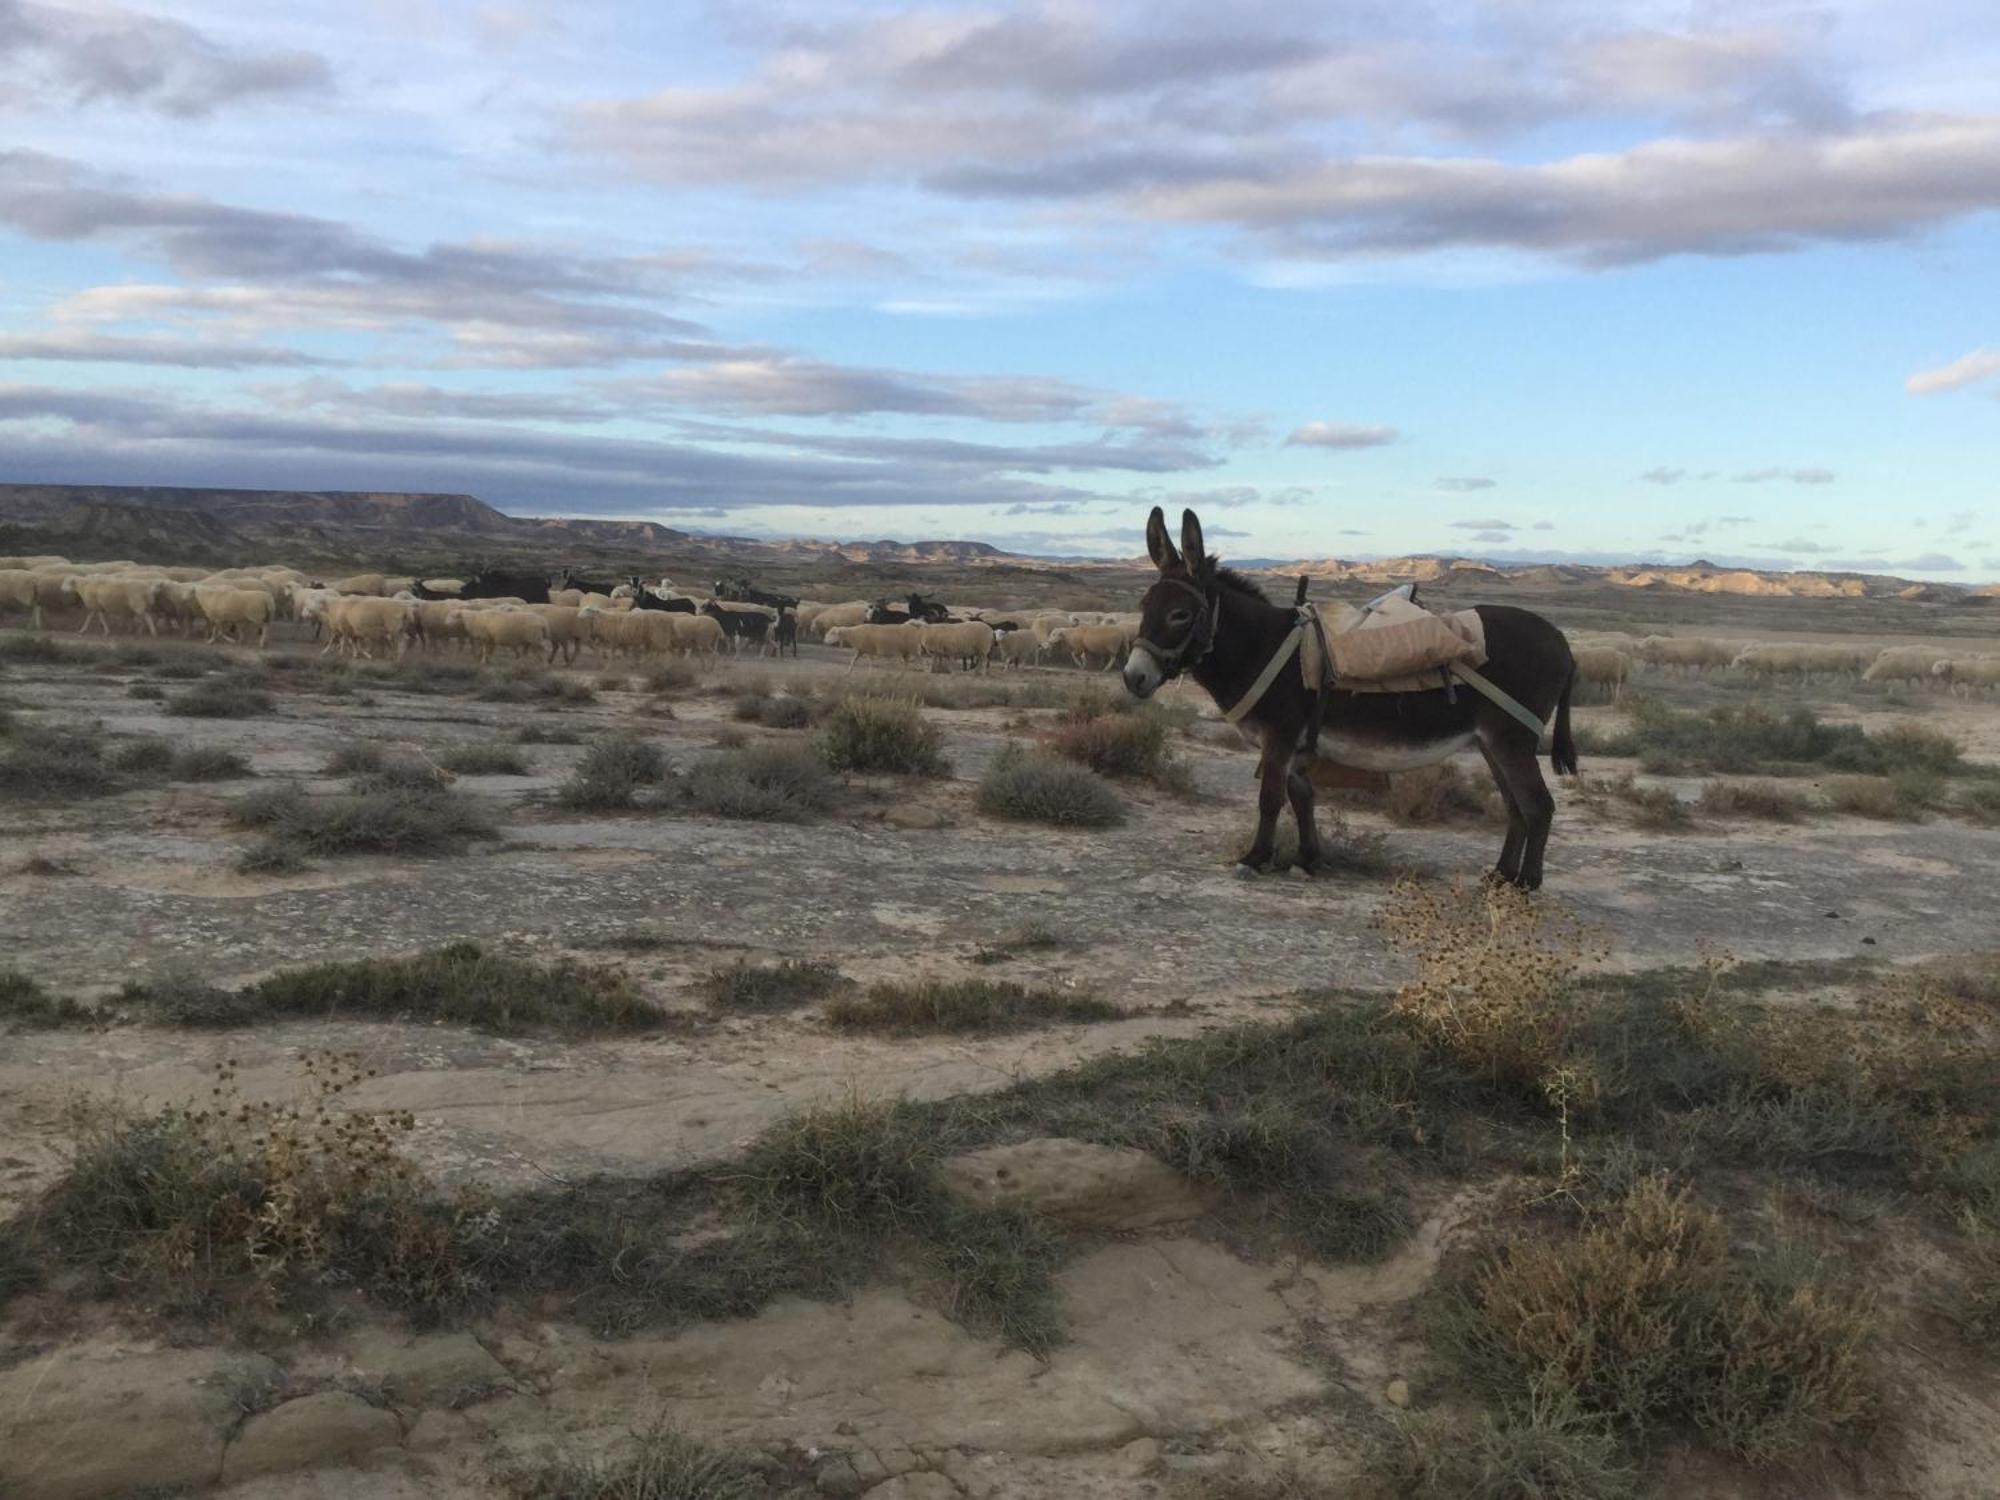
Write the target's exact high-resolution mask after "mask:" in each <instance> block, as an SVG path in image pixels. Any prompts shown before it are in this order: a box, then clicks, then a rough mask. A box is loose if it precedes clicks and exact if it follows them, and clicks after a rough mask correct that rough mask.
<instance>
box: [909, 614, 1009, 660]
mask: <svg viewBox="0 0 2000 1500" xmlns="http://www.w3.org/2000/svg"><path fill="white" fill-rule="evenodd" d="M917 650H918V651H919V652H920V653H921V654H922V655H923V656H924V657H925V658H927V659H928V660H930V661H934V662H936V661H941V662H946V663H951V662H956V663H958V664H959V665H961V666H970V667H973V668H976V669H977V670H979V671H982V672H983V671H985V670H986V667H987V659H988V658H989V657H991V656H992V654H993V627H992V626H991V625H988V624H985V623H984V622H983V621H979V620H966V621H962V622H960V623H958V624H955V625H921V626H919V627H918V635H917Z"/></svg>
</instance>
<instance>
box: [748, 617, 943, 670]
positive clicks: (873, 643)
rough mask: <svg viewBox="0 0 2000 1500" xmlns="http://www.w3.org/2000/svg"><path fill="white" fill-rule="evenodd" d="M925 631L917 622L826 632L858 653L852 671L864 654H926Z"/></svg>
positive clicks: (899, 658) (907, 658)
mask: <svg viewBox="0 0 2000 1500" xmlns="http://www.w3.org/2000/svg"><path fill="white" fill-rule="evenodd" d="M717 628H718V629H720V628H721V627H720V626H718V627H717ZM923 633H924V627H923V626H921V625H917V624H902V625H836V626H834V628H833V629H831V630H829V631H828V632H827V633H826V643H827V645H829V646H835V647H841V648H844V649H846V650H849V651H852V652H853V653H854V656H853V659H852V660H850V661H849V662H848V663H847V670H848V671H850V672H852V671H853V670H854V669H855V667H856V666H858V665H860V662H861V658H862V657H864V656H867V657H873V658H875V659H876V660H879V661H893V662H896V663H897V664H898V665H902V664H905V663H908V662H912V661H915V660H916V659H917V657H918V656H920V655H921V654H922V653H923V644H922V637H923Z"/></svg>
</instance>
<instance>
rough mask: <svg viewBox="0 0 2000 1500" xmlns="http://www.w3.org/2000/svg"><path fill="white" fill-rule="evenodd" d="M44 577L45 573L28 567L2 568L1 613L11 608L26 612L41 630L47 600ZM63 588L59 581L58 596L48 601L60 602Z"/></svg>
mask: <svg viewBox="0 0 2000 1500" xmlns="http://www.w3.org/2000/svg"><path fill="white" fill-rule="evenodd" d="M43 578H44V575H42V574H39V573H35V572H33V571H31V570H30V569H27V568H7V569H5V570H0V614H4V613H6V612H7V611H9V610H15V611H19V612H21V613H24V614H26V615H27V616H28V617H29V618H30V619H31V620H32V621H33V622H34V627H35V629H37V630H40V629H41V628H42V605H43V603H44V602H45V601H44V600H43V598H42V593H41V587H42V582H43ZM61 589H62V585H61V584H60V583H58V584H57V585H56V597H55V598H54V599H52V600H49V601H46V602H49V603H55V602H59V601H60V599H61Z"/></svg>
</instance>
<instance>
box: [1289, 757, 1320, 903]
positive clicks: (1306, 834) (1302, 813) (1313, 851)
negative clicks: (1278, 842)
mask: <svg viewBox="0 0 2000 1500" xmlns="http://www.w3.org/2000/svg"><path fill="white" fill-rule="evenodd" d="M1285 791H1286V792H1287V793H1288V794H1289V796H1290V797H1291V802H1292V821H1293V822H1294V823H1297V824H1298V825H1299V868H1300V869H1301V870H1304V871H1305V872H1306V874H1308V875H1310V874H1312V873H1313V872H1314V871H1315V870H1317V869H1318V868H1319V862H1320V860H1321V858H1322V857H1323V855H1324V851H1323V850H1322V849H1321V848H1320V842H1319V824H1318V822H1317V821H1315V820H1314V818H1313V784H1312V777H1311V776H1310V775H1308V774H1307V772H1306V762H1305V761H1304V760H1302V759H1301V760H1296V761H1294V762H1293V763H1292V769H1291V771H1290V773H1289V774H1288V775H1287V776H1286V778H1285Z"/></svg>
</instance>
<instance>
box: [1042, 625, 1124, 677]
mask: <svg viewBox="0 0 2000 1500" xmlns="http://www.w3.org/2000/svg"><path fill="white" fill-rule="evenodd" d="M1131 645H1132V636H1131V634H1130V633H1128V631H1127V628H1126V627H1125V626H1123V625H1066V626H1064V627H1062V628H1061V629H1058V630H1052V631H1050V632H1049V641H1048V648H1049V653H1050V655H1054V654H1055V653H1056V652H1058V651H1060V652H1063V653H1065V654H1067V655H1068V656H1069V658H1070V660H1072V661H1074V662H1075V663H1076V664H1077V665H1078V666H1080V667H1088V666H1089V665H1090V659H1091V658H1092V657H1093V656H1101V657H1103V658H1104V666H1103V668H1102V670H1104V671H1106V672H1108V671H1110V670H1111V669H1112V668H1113V667H1114V666H1116V665H1117V664H1118V663H1119V662H1121V661H1123V660H1124V659H1125V654H1126V652H1127V651H1128V650H1129V649H1130V648H1131Z"/></svg>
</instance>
